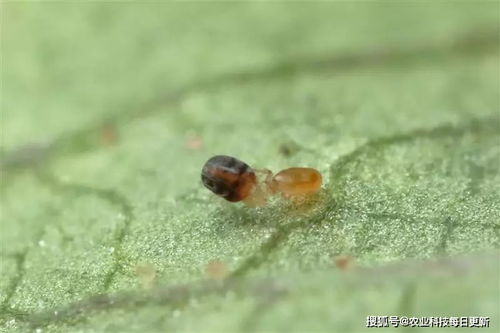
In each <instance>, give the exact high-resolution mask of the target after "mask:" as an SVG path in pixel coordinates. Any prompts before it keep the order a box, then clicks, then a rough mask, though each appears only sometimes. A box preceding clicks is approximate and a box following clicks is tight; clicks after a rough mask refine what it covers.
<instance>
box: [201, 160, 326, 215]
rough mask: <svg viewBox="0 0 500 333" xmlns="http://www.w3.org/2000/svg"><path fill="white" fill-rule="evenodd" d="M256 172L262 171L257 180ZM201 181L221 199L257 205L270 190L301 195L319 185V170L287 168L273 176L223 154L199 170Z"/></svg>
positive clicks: (318, 187) (289, 195)
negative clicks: (262, 177) (261, 175)
mask: <svg viewBox="0 0 500 333" xmlns="http://www.w3.org/2000/svg"><path fill="white" fill-rule="evenodd" d="M256 173H262V174H264V175H265V179H263V180H259V177H257V175H256ZM201 180H202V182H203V185H205V187H207V188H208V189H209V190H211V191H212V192H214V193H215V194H217V195H219V196H221V197H223V198H224V199H226V200H228V201H231V202H237V201H244V202H245V203H247V204H248V205H251V206H261V205H263V204H264V203H265V202H266V198H267V197H268V196H269V195H272V194H278V193H279V194H281V195H283V196H284V197H287V198H291V197H304V196H308V195H311V194H314V193H316V192H317V191H318V190H319V189H320V188H321V183H322V177H321V174H320V173H319V172H318V171H317V170H315V169H312V168H289V169H285V170H282V171H280V172H278V173H277V174H276V175H274V176H273V174H272V172H271V171H269V170H266V169H265V170H256V171H254V170H253V169H252V168H251V167H250V166H248V165H247V164H246V163H244V162H242V161H240V160H238V159H236V158H234V157H231V156H225V155H217V156H214V157H212V158H210V159H209V160H208V161H207V162H206V163H205V165H204V166H203V169H202V171H201Z"/></svg>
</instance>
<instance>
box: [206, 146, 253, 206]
mask: <svg viewBox="0 0 500 333" xmlns="http://www.w3.org/2000/svg"><path fill="white" fill-rule="evenodd" d="M201 181H202V182H203V185H205V187H206V188H208V189H209V190H210V191H212V192H214V193H215V194H217V195H219V196H221V197H223V198H224V199H226V200H227V201H231V202H237V201H241V200H243V199H245V198H247V197H248V196H249V195H250V194H251V193H252V192H253V191H254V188H255V186H256V184H257V177H256V176H255V172H254V171H253V170H252V168H250V167H249V166H248V164H246V163H244V162H242V161H240V160H238V159H236V158H234V157H231V156H225V155H217V156H214V157H212V158H210V159H209V160H208V161H207V162H206V163H205V165H204V166H203V169H202V170H201Z"/></svg>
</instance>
